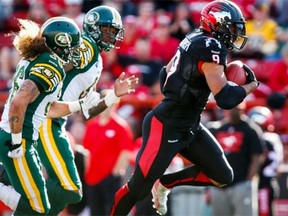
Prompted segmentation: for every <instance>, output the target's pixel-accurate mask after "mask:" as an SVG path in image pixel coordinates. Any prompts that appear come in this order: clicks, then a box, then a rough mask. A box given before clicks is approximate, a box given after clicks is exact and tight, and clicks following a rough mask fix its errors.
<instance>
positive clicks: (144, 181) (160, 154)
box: [111, 112, 183, 215]
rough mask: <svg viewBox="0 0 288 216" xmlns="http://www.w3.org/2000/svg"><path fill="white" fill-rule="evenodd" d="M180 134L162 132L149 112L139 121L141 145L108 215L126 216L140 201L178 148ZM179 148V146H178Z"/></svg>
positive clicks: (161, 126)
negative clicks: (130, 174) (132, 166)
mask: <svg viewBox="0 0 288 216" xmlns="http://www.w3.org/2000/svg"><path fill="white" fill-rule="evenodd" d="M182 137H183V134H182V133H179V132H178V133H177V132H174V131H171V130H167V128H164V127H163V125H162V123H161V122H160V121H158V120H157V118H155V117H154V116H153V113H152V112H150V113H149V114H147V115H146V117H145V118H144V121H143V142H142V146H141V149H140V150H139V152H138V154H137V158H136V166H135V170H134V172H133V176H132V177H131V179H130V180H129V182H128V183H127V184H125V185H124V186H123V187H122V188H121V189H120V190H118V192H117V193H116V195H115V198H114V203H113V207H112V210H111V215H127V214H128V213H129V211H130V210H131V208H132V207H133V206H134V205H135V203H136V202H137V201H140V200H142V199H144V198H145V197H146V196H147V195H148V194H149V193H150V191H151V189H152V186H153V184H154V182H155V181H156V180H157V179H158V178H159V177H161V176H162V175H163V173H164V172H165V170H166V169H167V167H168V166H169V164H170V162H171V161H172V159H173V158H174V157H175V155H176V154H177V153H178V151H179V150H180V148H181V145H180V144H179V143H175V142H173V143H171V142H168V141H167V140H174V141H175V140H181V139H182ZM178 144H179V145H178Z"/></svg>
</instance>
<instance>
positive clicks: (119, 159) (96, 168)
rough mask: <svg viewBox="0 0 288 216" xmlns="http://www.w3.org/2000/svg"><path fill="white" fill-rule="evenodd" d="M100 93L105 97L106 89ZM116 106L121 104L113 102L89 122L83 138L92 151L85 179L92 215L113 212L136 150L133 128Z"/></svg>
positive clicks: (85, 144) (84, 144)
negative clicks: (118, 113) (118, 112)
mask: <svg viewBox="0 0 288 216" xmlns="http://www.w3.org/2000/svg"><path fill="white" fill-rule="evenodd" d="M100 94H101V96H102V97H104V96H105V94H106V92H105V91H101V93H100ZM116 109H117V104H115V105H112V106H110V107H108V108H107V109H106V110H105V111H104V112H102V113H101V114H99V116H97V117H95V119H93V120H91V121H90V122H88V124H87V128H86V131H85V135H84V139H83V146H84V147H85V148H86V149H88V150H89V152H90V158H89V164H88V167H87V171H86V173H85V182H86V184H87V201H88V206H89V208H90V211H91V213H90V214H91V215H109V211H110V209H111V206H112V203H113V198H114V194H115V193H116V191H117V190H118V189H119V188H120V187H121V185H122V182H123V177H124V176H125V172H126V168H127V166H128V165H129V160H130V157H131V153H132V150H133V136H132V131H131V128H130V127H129V125H128V123H127V122H126V120H124V119H123V118H121V117H120V116H118V115H117V113H116Z"/></svg>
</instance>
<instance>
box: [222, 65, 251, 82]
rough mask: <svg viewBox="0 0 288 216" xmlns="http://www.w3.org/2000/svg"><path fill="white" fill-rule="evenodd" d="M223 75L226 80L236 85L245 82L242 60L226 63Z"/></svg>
mask: <svg viewBox="0 0 288 216" xmlns="http://www.w3.org/2000/svg"><path fill="white" fill-rule="evenodd" d="M225 75H226V78H227V80H228V81H232V82H234V83H236V84H238V85H244V84H245V83H246V72H245V70H244V69H243V62H241V61H239V60H236V61H232V62H230V63H229V64H228V65H227V67H226V70H225Z"/></svg>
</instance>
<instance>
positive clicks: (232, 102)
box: [201, 62, 258, 109]
mask: <svg viewBox="0 0 288 216" xmlns="http://www.w3.org/2000/svg"><path fill="white" fill-rule="evenodd" d="M201 70H202V72H203V74H204V76H205V78H206V81H207V84H208V86H209V88H210V90H211V92H212V94H213V95H214V97H215V99H216V102H217V105H218V106H219V107H220V108H222V109H231V108H232V107H234V106H236V105H238V104H239V103H241V102H242V101H243V100H244V98H245V97H246V96H247V95H248V94H250V93H251V92H252V91H254V90H255V89H256V88H257V86H258V82H257V81H253V80H249V83H247V84H245V85H242V86H232V85H229V83H228V81H227V79H226V76H225V74H224V66H223V65H220V64H216V63H211V62H205V63H203V64H202V68H201ZM252 73H253V72H252ZM251 79H252V78H251Z"/></svg>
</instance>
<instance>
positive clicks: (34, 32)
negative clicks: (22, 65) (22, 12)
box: [13, 19, 50, 60]
mask: <svg viewBox="0 0 288 216" xmlns="http://www.w3.org/2000/svg"><path fill="white" fill-rule="evenodd" d="M18 22H19V27H20V30H19V32H18V33H17V34H15V38H14V41H13V45H14V46H15V48H16V49H17V50H18V52H19V54H20V56H21V57H23V58H24V59H27V60H31V59H34V58H35V57H36V56H37V55H39V54H41V53H43V52H50V50H49V48H48V47H47V46H46V45H45V43H44V40H43V38H42V36H41V32H40V27H39V25H38V24H37V23H35V22H33V21H32V20H27V19H18Z"/></svg>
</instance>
